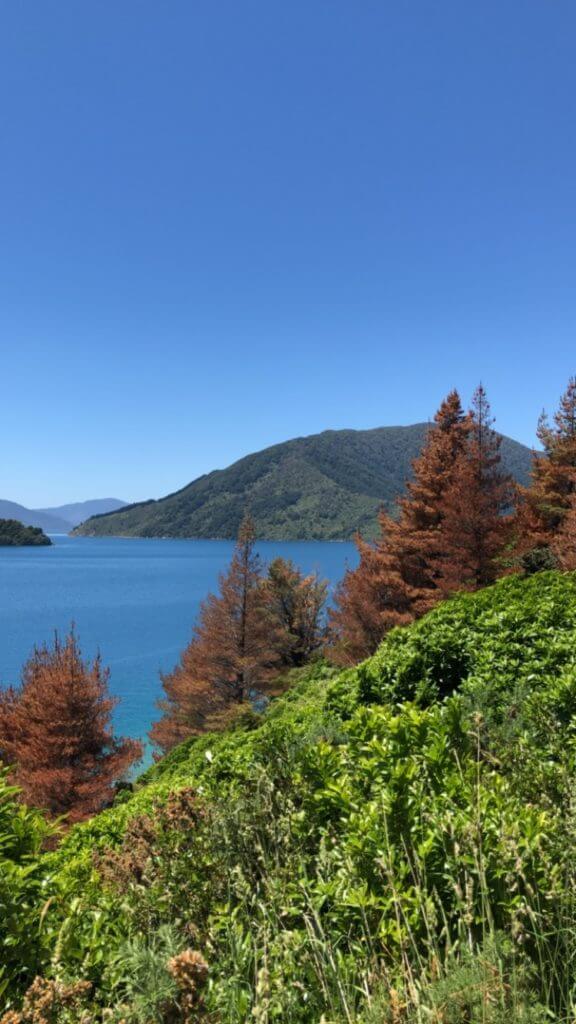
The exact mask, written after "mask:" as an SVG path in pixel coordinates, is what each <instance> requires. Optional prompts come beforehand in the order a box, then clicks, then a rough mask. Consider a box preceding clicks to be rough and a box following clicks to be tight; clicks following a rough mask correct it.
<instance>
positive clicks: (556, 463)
mask: <svg viewBox="0 0 576 1024" xmlns="http://www.w3.org/2000/svg"><path fill="white" fill-rule="evenodd" d="M538 438H539V441H540V443H541V451H538V452H535V453H534V457H533V466H532V475H531V482H530V485H529V486H528V487H520V486H518V485H517V484H515V483H514V482H513V480H512V479H511V477H510V476H509V475H508V474H506V473H505V472H504V471H503V469H502V465H501V458H500V437H499V435H498V434H497V433H496V431H495V430H494V424H493V419H492V416H491V412H490V406H489V402H488V399H487V396H486V392H485V389H484V388H483V387H482V386H480V387H479V388H478V389H477V390H476V392H475V395H474V398H473V401H472V407H471V409H470V410H468V411H465V410H464V408H463V406H462V403H461V400H460V397H459V395H458V393H457V392H456V391H451V392H450V393H449V394H448V396H447V397H446V398H445V400H444V401H443V402H442V404H441V405H440V408H439V409H438V412H437V413H436V416H435V417H434V421H433V423H432V424H431V426H430V429H429V432H428V436H427V440H426V443H425V445H424V448H423V450H422V452H421V454H420V456H419V457H418V458H417V459H416V460H415V462H414V465H413V476H412V479H411V480H410V481H409V483H408V484H407V486H406V493H405V495H404V496H403V497H402V498H401V499H400V500H399V502H398V507H397V510H395V514H390V513H389V512H386V511H382V512H381V514H380V519H379V536H378V539H377V540H376V541H375V542H373V543H369V542H367V541H365V540H364V539H363V538H362V537H360V536H358V537H357V538H356V545H357V548H358V555H359V560H358V565H357V567H356V568H354V569H350V570H348V571H347V573H346V574H345V576H344V579H343V581H342V582H341V584H340V586H339V587H338V590H337V592H336V595H335V600H334V602H333V606H332V607H331V608H330V609H329V611H328V614H327V615H326V601H327V584H326V582H325V581H322V580H320V579H319V578H318V577H317V576H316V575H304V574H303V573H302V572H301V571H300V570H299V569H298V568H297V567H296V566H294V565H293V563H292V562H290V561H286V560H284V559H281V558H278V559H276V560H275V561H273V562H272V563H271V565H270V566H268V567H265V566H264V565H263V564H262V561H261V559H260V557H259V555H258V554H257V552H256V551H255V535H254V526H253V523H252V521H251V520H250V518H249V517H247V518H246V519H245V520H244V523H243V524H242V527H241V529H240V533H239V536H238V541H237V545H236V549H235V551H234V554H233V557H232V561H231V564H230V566H229V569H228V571H227V572H225V573H223V574H222V575H221V577H220V580H219V587H218V592H217V593H216V594H210V595H208V597H207V598H206V600H205V601H204V602H203V604H202V605H201V608H200V612H199V616H198V620H197V623H196V626H195V628H194V631H193V635H192V638H191V641H190V643H189V644H188V646H187V647H186V649H185V650H184V651H183V653H182V655H181V657H180V660H179V663H178V665H177V666H176V667H175V669H174V670H173V671H172V672H170V673H168V674H166V675H164V676H162V685H163V689H164V697H163V698H162V700H160V701H159V710H160V712H161V714H160V717H159V719H158V721H157V722H155V723H154V725H153V726H152V729H151V732H150V739H151V741H152V742H153V744H154V745H155V747H156V749H157V750H158V751H160V752H162V753H166V752H167V751H169V750H171V749H172V748H173V747H174V746H175V745H176V744H178V743H180V742H181V741H182V740H184V739H186V738H188V737H190V736H194V735H197V734H199V733H202V732H205V731H207V730H213V729H221V728H223V727H224V726H228V725H230V724H231V723H232V722H233V721H234V720H235V719H238V718H239V717H240V718H241V717H242V716H244V721H245V723H246V719H247V718H248V717H249V716H250V715H251V714H253V713H254V712H253V709H258V708H259V707H260V706H263V704H264V703H265V702H266V700H268V699H269V698H270V697H271V696H273V695H274V694H276V693H278V692H280V691H281V690H282V689H283V688H285V686H286V685H287V680H288V679H289V677H290V672H291V671H292V670H294V669H298V668H300V667H301V666H303V665H305V664H307V663H308V662H310V661H311V660H312V659H313V658H315V657H318V656H320V655H327V656H328V657H329V658H330V659H332V660H333V661H335V662H337V663H339V664H354V663H357V662H358V661H360V660H362V659H363V658H365V657H368V656H369V655H371V654H372V653H373V652H374V651H375V650H376V648H377V647H378V645H379V643H380V642H381V640H382V639H383V637H384V635H385V634H386V633H387V632H388V631H389V630H390V629H391V628H393V627H395V626H399V625H404V624H407V623H409V622H412V621H414V620H415V619H417V618H419V617H420V616H422V615H423V614H425V613H426V612H427V611H428V610H430V609H431V608H432V607H434V605H435V604H437V603H438V602H439V601H442V600H444V599H445V598H447V597H449V596H450V595H451V594H454V593H456V592H458V591H462V590H469V591H473V590H477V589H479V588H480V587H483V586H486V585H489V584H490V583H493V582H494V581H495V580H496V579H497V578H498V577H500V576H503V575H506V574H509V573H514V572H516V573H518V572H523V573H533V572H537V571H539V570H541V569H547V568H559V569H561V570H575V569H576V378H574V377H573V378H571V379H570V381H569V383H568V387H567V389H566V391H565V393H564V395H563V396H562V399H561V401H560V406H559V408H558V411H557V412H556V414H555V416H554V418H553V420H552V422H550V421H549V420H548V419H547V417H546V416H545V415H543V416H542V417H541V419H540V421H539V424H538ZM108 676H109V674H108V671H107V670H106V669H105V668H104V667H103V666H102V663H101V661H100V659H99V658H96V659H95V660H94V661H92V662H90V661H87V660H85V659H83V657H82V654H81V651H80V648H79V645H78V640H77V638H76V635H75V633H74V630H73V629H72V631H71V632H70V635H69V636H68V637H67V638H66V639H65V640H64V641H61V640H60V639H59V638H58V637H57V638H56V640H55V642H54V644H53V646H52V647H42V648H40V649H37V650H35V651H34V653H33V655H32V657H31V659H30V660H29V661H28V663H27V664H26V665H25V667H24V669H23V673H22V680H21V685H20V686H19V687H17V688H10V689H7V690H4V691H0V760H1V761H3V762H4V763H5V764H7V765H11V766H13V775H14V777H15V781H16V782H17V783H18V784H19V785H20V786H21V788H22V792H23V798H24V799H25V800H26V802H28V803H29V804H31V805H34V806H38V807H41V808H43V809H45V810H46V811H47V812H48V813H49V814H50V815H51V816H52V817H60V816H65V817H66V820H67V821H68V822H73V821H79V820H82V819H85V818H87V817H89V816H90V815H91V814H93V813H95V812H96V811H97V810H99V809H100V808H101V807H103V806H105V805H106V804H107V803H109V802H111V801H112V800H113V798H114V794H115V784H116V782H117V780H118V779H121V778H122V777H123V776H124V775H125V774H126V772H127V771H128V770H129V769H130V767H131V766H132V765H134V763H135V762H136V761H138V759H139V758H141V756H142V745H141V744H140V743H138V742H137V741H135V740H131V739H127V738H123V737H115V736H114V733H113V729H112V725H111V714H112V710H113V707H114V703H115V701H114V699H113V698H112V697H111V696H110V694H109V692H108Z"/></svg>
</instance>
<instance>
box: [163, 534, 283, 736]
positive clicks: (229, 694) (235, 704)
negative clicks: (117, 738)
mask: <svg viewBox="0 0 576 1024" xmlns="http://www.w3.org/2000/svg"><path fill="white" fill-rule="evenodd" d="M254 540H255V536H254V525H253V523H252V520H251V519H249V518H247V519H245V520H244V522H243V523H242V526H241V527H240V532H239V535H238V542H237V545H236V550H235V552H234V555H233V558H232V562H231V565H230V569H229V570H228V572H227V573H223V574H222V576H221V577H220V586H219V593H218V594H217V595H215V594H210V595H209V596H208V598H207V599H206V601H204V603H203V604H202V606H201V609H200V615H199V619H198V623H197V625H196V627H195V630H194V635H193V637H192V641H191V642H190V644H189V645H188V647H187V648H186V650H185V651H184V652H183V654H182V656H181V658H180V663H179V664H178V665H177V666H176V668H175V669H174V671H173V672H170V673H168V674H167V675H164V676H162V685H163V687H164V692H165V694H166V698H165V699H164V700H161V701H159V702H158V706H159V708H160V709H161V711H162V712H163V716H162V718H161V719H160V720H159V721H158V722H156V723H155V724H154V725H153V727H152V729H151V732H150V739H151V740H152V742H153V743H154V744H155V745H156V746H157V747H159V748H160V749H161V750H163V751H164V752H166V751H167V750H170V749H171V748H172V747H173V746H174V745H175V744H176V743H179V742H181V741H182V740H183V739H185V738H186V737H188V736H191V735H194V734H195V733H199V732H203V731H205V730H207V729H211V728H219V727H221V726H222V725H223V724H225V723H226V722H227V721H228V720H229V718H230V717H231V715H233V714H235V713H237V712H238V710H239V709H241V708H242V706H243V705H248V704H249V702H250V701H251V700H253V699H254V698H255V697H258V696H259V695H262V694H264V693H265V692H266V691H267V689H268V688H269V684H270V681H271V680H272V679H273V678H274V676H275V675H277V674H278V671H279V669H280V666H281V658H280V654H279V641H278V627H277V623H276V622H275V621H274V620H273V617H272V616H271V614H270V610H269V607H268V604H267V600H266V593H265V588H264V586H263V584H262V566H261V563H260V558H259V556H258V555H257V554H256V553H255V552H254Z"/></svg>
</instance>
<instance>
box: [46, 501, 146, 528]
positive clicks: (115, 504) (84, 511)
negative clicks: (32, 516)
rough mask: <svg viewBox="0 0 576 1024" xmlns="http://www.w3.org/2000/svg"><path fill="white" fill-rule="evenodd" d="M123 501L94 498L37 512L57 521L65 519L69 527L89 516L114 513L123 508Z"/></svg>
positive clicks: (76, 524) (124, 503)
mask: <svg viewBox="0 0 576 1024" xmlns="http://www.w3.org/2000/svg"><path fill="white" fill-rule="evenodd" d="M125 505H126V502H125V501H120V499H119V498H95V499H94V500H93V501H76V502H73V503H72V504H71V505H58V506H56V507H55V508H39V509H36V511H37V512H41V513H46V514H47V515H51V516H56V517H57V518H58V519H65V520H66V522H67V523H70V525H71V526H78V524H79V523H83V522H84V520H85V519H90V516H99V515H104V514H105V513H106V512H116V511H117V510H118V509H120V508H124V506H125Z"/></svg>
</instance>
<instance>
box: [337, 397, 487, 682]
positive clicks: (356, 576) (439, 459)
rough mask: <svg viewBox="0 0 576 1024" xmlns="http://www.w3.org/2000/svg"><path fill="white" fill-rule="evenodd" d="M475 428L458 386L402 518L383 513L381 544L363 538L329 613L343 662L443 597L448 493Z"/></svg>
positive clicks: (368, 650)
mask: <svg viewBox="0 0 576 1024" xmlns="http://www.w3.org/2000/svg"><path fill="white" fill-rule="evenodd" d="M471 430H472V421H471V417H470V416H469V415H467V414H465V413H464V411H463V409H462V404H461V401H460V397H459V395H458V392H457V391H451V392H450V393H449V395H448V396H447V398H446V399H445V400H444V401H443V402H442V404H441V406H440V408H439V410H438V412H437V413H436V416H435V418H434V423H433V425H432V426H431V428H430V430H429V432H428V437H427V439H426V443H425V445H424V448H423V450H422V453H421V455H420V456H419V457H418V458H417V459H416V460H415V461H414V464H413V479H412V480H411V481H409V483H408V484H407V488H406V496H405V497H403V498H401V499H400V501H399V502H398V515H397V517H394V516H391V515H389V514H388V513H386V512H382V513H381V515H380V537H379V538H378V540H377V541H376V543H375V544H369V543H367V542H366V541H364V540H362V539H361V538H357V541H356V543H357V546H358V551H359V555H360V562H359V565H358V567H357V568H355V569H353V570H349V571H348V572H347V573H346V575H345V577H344V580H343V582H342V584H341V586H340V587H339V589H338V592H337V595H336V604H335V608H334V609H333V610H332V611H331V614H330V623H331V629H332V633H333V636H334V642H333V653H334V657H335V659H336V660H337V661H339V662H341V663H343V664H353V663H355V662H357V661H359V660H361V659H362V658H365V657H368V656H369V655H370V654H372V653H373V652H374V650H375V649H376V647H377V646H378V644H379V643H380V641H381V640H382V637H383V636H384V634H385V633H386V632H387V631H388V630H389V629H391V628H392V627H393V626H397V625H404V624H406V623H408V622H411V621H412V620H413V619H415V618H417V617H418V616H420V615H422V614H424V612H426V611H428V609H429V608H431V607H432V606H433V605H434V603H435V602H436V601H437V600H438V599H439V597H440V594H439V592H438V587H437V583H436V578H437V575H438V571H439V569H438V566H439V564H440V562H441V560H442V557H443V551H442V546H441V540H440V524H441V520H442V515H443V510H444V505H443V496H444V491H445V488H446V487H447V486H448V484H449V482H450V480H451V475H452V472H453V469H454V466H455V464H456V462H457V460H458V459H459V458H460V457H461V455H462V453H463V452H464V451H466V449H467V444H468V440H469V437H470V433H471Z"/></svg>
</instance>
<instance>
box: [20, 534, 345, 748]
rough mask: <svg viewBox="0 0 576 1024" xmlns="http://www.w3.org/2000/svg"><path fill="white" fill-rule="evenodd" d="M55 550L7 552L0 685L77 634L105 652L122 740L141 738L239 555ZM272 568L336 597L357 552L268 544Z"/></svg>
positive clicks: (203, 546) (205, 546)
mask: <svg viewBox="0 0 576 1024" xmlns="http://www.w3.org/2000/svg"><path fill="white" fill-rule="evenodd" d="M52 540H53V541H54V546H53V547H51V548H0V685H1V686H5V685H8V684H10V683H16V682H18V679H19V675H20V669H21V666H22V664H23V663H24V661H26V659H27V658H28V657H29V655H30V653H31V651H32V648H33V647H34V644H41V643H44V642H45V641H46V642H49V641H51V639H52V637H53V635H54V630H59V631H61V632H64V631H67V630H68V628H69V626H70V623H71V622H74V623H75V624H76V629H77V632H78V635H79V638H80V643H81V647H82V650H83V652H84V654H85V655H89V656H91V657H92V656H93V655H94V654H95V653H96V652H97V651H98V650H99V651H100V653H101V655H102V660H103V662H104V664H105V665H107V666H108V667H109V668H110V671H111V676H110V688H111V690H112V692H113V693H114V694H115V695H116V696H118V697H120V703H119V705H118V707H117V708H116V711H115V726H116V729H117V730H118V732H120V733H122V734H124V735H128V736H136V737H142V738H144V737H145V735H146V732H147V731H148V729H149V728H150V724H151V722H152V721H153V719H154V718H155V717H156V714H157V712H156V709H155V706H154V702H155V701H156V699H157V698H158V696H159V695H160V690H161V684H160V679H159V673H160V671H168V670H169V669H171V668H172V667H173V665H174V664H175V663H176V661H177V659H178V655H179V653H180V651H181V650H182V648H183V647H185V646H186V644H187V642H188V640H189V638H190V634H191V630H192V625H193V623H194V619H195V617H196V613H197V611H198V605H199V603H200V601H201V600H202V598H204V597H205V596H206V594H207V593H208V591H210V590H214V589H215V587H216V586H217V581H218V574H219V573H220V572H221V571H222V570H223V569H225V568H226V566H227V564H228V562H229V560H230V556H231V553H232V550H233V544H232V542H229V541H203V540H139V539H134V540H132V539H130V540H124V539H121V538H99V539H94V538H88V537H53V538H52ZM258 551H259V552H260V554H261V555H262V557H263V559H264V560H266V561H269V560H271V559H272V558H274V557H276V556H277V555H283V556H284V557H286V558H292V559H293V561H294V562H295V563H296V564H297V565H299V566H300V567H301V568H302V569H304V570H305V571H306V572H311V571H318V572H319V573H320V575H321V576H322V577H323V578H325V579H328V580H329V582H330V585H331V587H332V588H333V587H334V586H335V585H336V583H337V582H338V581H339V580H340V578H341V577H342V575H343V573H344V570H345V568H346V565H347V564H350V565H355V564H356V551H355V548H354V545H353V544H330V543H318V542H314V541H302V542H298V541H293V542H286V543H275V542H272V541H266V542H261V543H259V545H258Z"/></svg>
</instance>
